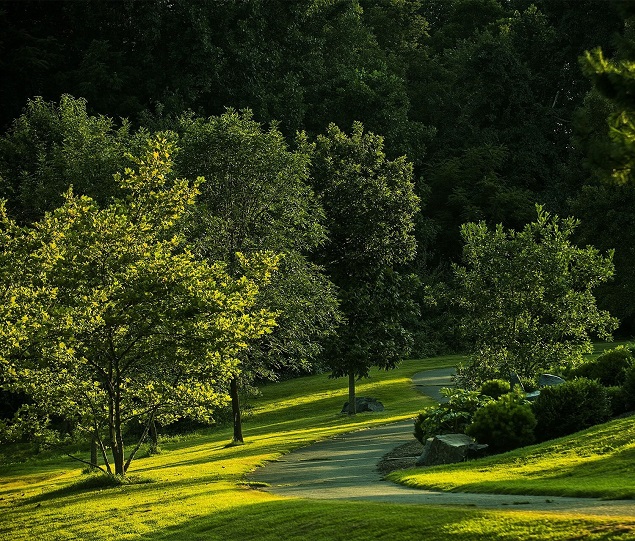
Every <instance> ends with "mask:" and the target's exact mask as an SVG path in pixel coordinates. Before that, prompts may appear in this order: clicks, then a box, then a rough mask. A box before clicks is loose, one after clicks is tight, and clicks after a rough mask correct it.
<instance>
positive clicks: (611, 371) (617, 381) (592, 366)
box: [571, 346, 635, 387]
mask: <svg viewBox="0 0 635 541" xmlns="http://www.w3.org/2000/svg"><path fill="white" fill-rule="evenodd" d="M634 361H635V358H633V352H632V351H631V350H630V349H629V348H626V347H624V346H618V347H616V348H615V349H611V350H609V351H606V352H604V353H602V355H600V356H599V357H598V358H597V359H593V360H591V361H589V362H586V363H584V364H582V365H580V366H578V367H576V368H574V369H573V370H572V371H571V376H573V377H580V378H587V379H596V380H598V381H599V382H600V383H601V384H602V385H604V386H605V387H614V386H618V385H622V384H623V383H624V380H625V377H626V371H627V370H628V369H629V368H630V367H631V366H632V365H633V363H634Z"/></svg>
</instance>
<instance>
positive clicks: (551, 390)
mask: <svg viewBox="0 0 635 541" xmlns="http://www.w3.org/2000/svg"><path fill="white" fill-rule="evenodd" d="M533 410H534V414H535V415H536V419H537V421H538V424H537V426H536V435H537V438H538V439H539V440H541V441H544V440H548V439H552V438H557V437H560V436H565V435H567V434H573V433H574V432H577V431H579V430H583V429H585V428H588V427H590V426H593V425H596V424H598V423H602V422H604V421H606V420H607V419H608V418H609V416H610V415H611V404H610V401H609V395H608V392H607V390H606V388H605V387H604V386H603V385H602V384H601V383H600V382H598V381H596V380H590V379H587V378H579V379H574V380H571V381H567V382H566V383H563V384H562V385H557V386H554V387H545V388H544V389H542V390H541V391H540V395H539V396H538V398H537V399H536V400H535V402H533Z"/></svg>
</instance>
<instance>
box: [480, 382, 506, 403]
mask: <svg viewBox="0 0 635 541" xmlns="http://www.w3.org/2000/svg"><path fill="white" fill-rule="evenodd" d="M510 391H511V385H510V384H509V381H505V380H504V379H490V380H489V381H486V382H485V383H483V385H481V394H482V395H485V396H489V397H491V398H493V399H494V400H496V399H497V398H500V397H501V396H503V395H504V394H507V393H509V392H510Z"/></svg>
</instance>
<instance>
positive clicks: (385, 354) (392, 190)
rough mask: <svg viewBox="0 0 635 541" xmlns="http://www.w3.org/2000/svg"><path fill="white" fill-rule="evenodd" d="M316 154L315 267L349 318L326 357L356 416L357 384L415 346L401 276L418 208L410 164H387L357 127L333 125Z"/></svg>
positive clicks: (408, 283) (409, 282)
mask: <svg viewBox="0 0 635 541" xmlns="http://www.w3.org/2000/svg"><path fill="white" fill-rule="evenodd" d="M314 152H315V154H314V159H313V162H312V168H313V179H314V185H315V189H316V191H317V193H318V194H319V195H320V198H321V200H322V203H323V205H324V210H325V213H326V226H327V228H328V231H329V241H328V243H327V244H326V245H325V246H324V247H323V248H322V249H321V250H320V252H319V262H320V263H321V264H322V265H323V266H324V267H325V269H326V271H327V272H328V275H329V277H330V278H331V279H332V280H333V282H334V283H335V284H336V285H337V287H338V288H339V291H340V301H341V309H342V312H343V314H344V316H345V318H346V322H345V324H344V325H343V326H342V327H341V328H340V330H339V332H338V333H337V336H336V337H335V338H334V339H332V340H330V342H329V347H328V349H327V352H326V353H327V357H328V362H329V364H330V367H331V369H332V374H333V376H336V377H337V376H348V378H349V413H355V381H356V379H357V378H361V377H365V376H368V373H369V370H370V368H371V367H373V366H379V367H381V368H386V369H387V368H392V367H394V366H395V365H396V364H397V363H398V362H399V361H400V360H401V359H402V358H403V357H404V356H405V355H407V354H408V352H409V350H410V347H411V345H412V336H411V334H410V332H408V330H407V324H408V322H409V320H410V319H411V318H412V317H413V316H414V315H415V313H416V307H415V304H414V302H413V300H412V298H411V296H410V293H412V291H413V289H414V281H415V280H414V277H412V276H410V275H407V274H400V273H399V272H398V269H399V267H400V266H401V265H402V264H404V263H406V262H408V261H410V260H411V259H412V258H413V257H414V254H415V249H416V243H415V239H414V236H413V230H414V217H415V215H416V213H417V212H418V210H419V206H418V204H419V201H418V198H417V196H416V195H415V193H414V184H413V180H412V164H410V163H409V162H408V161H407V160H406V158H405V157H401V158H398V159H396V160H389V159H387V157H386V155H385V153H384V151H383V138H382V137H380V136H378V135H374V134H372V133H364V129H363V126H362V124H361V123H359V122H356V123H354V124H353V130H352V133H351V135H350V136H349V135H347V134H346V133H345V132H343V131H342V130H340V129H339V128H338V127H337V126H335V125H334V124H332V125H331V126H329V129H328V131H327V133H326V134H325V135H321V136H319V137H318V138H317V141H316V143H315V151H314Z"/></svg>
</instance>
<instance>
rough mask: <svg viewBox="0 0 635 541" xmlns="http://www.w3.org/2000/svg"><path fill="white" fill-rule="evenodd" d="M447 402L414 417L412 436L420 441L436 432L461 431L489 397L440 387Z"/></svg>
mask: <svg viewBox="0 0 635 541" xmlns="http://www.w3.org/2000/svg"><path fill="white" fill-rule="evenodd" d="M441 392H442V393H443V394H444V395H445V396H446V397H447V398H448V401H447V402H444V403H442V404H439V406H437V407H430V408H426V409H425V410H423V411H422V412H421V413H420V414H419V415H418V416H417V418H416V419H415V427H414V436H415V438H417V439H418V440H419V441H420V442H421V443H424V444H425V442H426V439H428V438H431V437H433V436H436V435H437V434H453V433H463V432H464V431H465V427H467V425H469V424H470V423H471V422H472V416H473V415H474V412H476V410H478V409H479V408H480V407H482V406H483V405H484V404H486V403H488V402H489V401H490V400H491V399H490V398H488V397H482V396H481V394H480V393H479V392H478V391H467V390H465V389H442V390H441Z"/></svg>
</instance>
